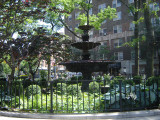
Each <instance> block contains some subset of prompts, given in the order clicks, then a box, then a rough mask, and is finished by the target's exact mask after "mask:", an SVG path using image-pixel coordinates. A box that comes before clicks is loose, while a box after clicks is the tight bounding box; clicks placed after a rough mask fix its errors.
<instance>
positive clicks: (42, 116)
mask: <svg viewBox="0 0 160 120" xmlns="http://www.w3.org/2000/svg"><path fill="white" fill-rule="evenodd" d="M0 115H1V116H7V117H18V118H33V119H76V120H77V119H123V118H135V117H147V116H156V115H160V110H159V109H154V110H142V111H130V112H113V113H97V114H46V113H44V114H41V113H20V112H8V111H0Z"/></svg>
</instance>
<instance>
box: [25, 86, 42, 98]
mask: <svg viewBox="0 0 160 120" xmlns="http://www.w3.org/2000/svg"><path fill="white" fill-rule="evenodd" d="M36 94H41V87H40V86H39V85H30V86H28V87H27V88H26V93H25V96H26V97H30V96H31V95H36Z"/></svg>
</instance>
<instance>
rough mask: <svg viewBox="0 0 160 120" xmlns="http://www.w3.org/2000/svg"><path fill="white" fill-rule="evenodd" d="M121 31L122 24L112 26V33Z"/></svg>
mask: <svg viewBox="0 0 160 120" xmlns="http://www.w3.org/2000/svg"><path fill="white" fill-rule="evenodd" d="M121 32H122V25H116V26H113V33H121Z"/></svg>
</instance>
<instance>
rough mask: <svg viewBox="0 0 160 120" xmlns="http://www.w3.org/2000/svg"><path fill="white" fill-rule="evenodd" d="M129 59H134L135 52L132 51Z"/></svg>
mask: <svg viewBox="0 0 160 120" xmlns="http://www.w3.org/2000/svg"><path fill="white" fill-rule="evenodd" d="M131 59H132V60H134V59H135V51H134V50H132V51H131Z"/></svg>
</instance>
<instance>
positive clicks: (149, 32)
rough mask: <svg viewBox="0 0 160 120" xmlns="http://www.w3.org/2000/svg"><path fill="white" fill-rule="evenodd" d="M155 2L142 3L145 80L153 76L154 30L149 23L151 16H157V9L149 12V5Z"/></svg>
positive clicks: (145, 0) (146, 1)
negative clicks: (144, 30) (144, 37)
mask: <svg viewBox="0 0 160 120" xmlns="http://www.w3.org/2000/svg"><path fill="white" fill-rule="evenodd" d="M154 2H155V1H151V0H144V1H143V8H144V22H145V27H146V34H145V35H146V45H147V46H146V47H147V52H146V64H147V66H146V72H147V78H148V77H151V76H153V75H154V42H155V36H154V29H153V26H152V23H151V16H152V15H157V11H159V9H155V10H151V9H150V7H149V5H150V4H151V3H153V4H154V5H155V3H154Z"/></svg>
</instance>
